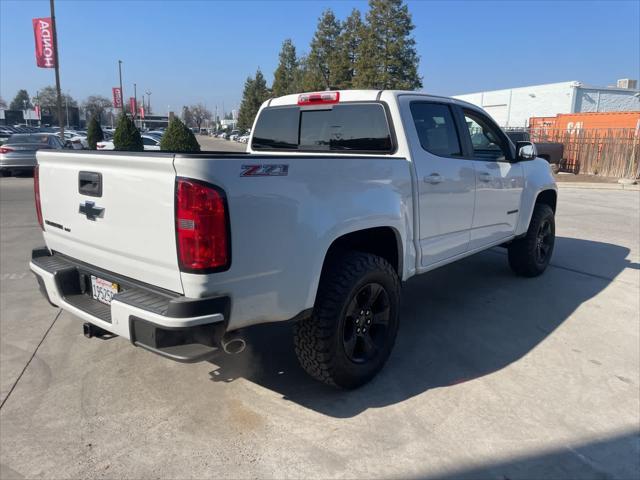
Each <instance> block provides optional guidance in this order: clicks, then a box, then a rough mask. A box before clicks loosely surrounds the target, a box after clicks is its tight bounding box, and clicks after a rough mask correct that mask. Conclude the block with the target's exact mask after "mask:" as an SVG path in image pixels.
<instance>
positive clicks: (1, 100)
mask: <svg viewBox="0 0 640 480" xmlns="http://www.w3.org/2000/svg"><path fill="white" fill-rule="evenodd" d="M0 108H4V109H6V108H7V102H5V101H4V98H2V97H0Z"/></svg>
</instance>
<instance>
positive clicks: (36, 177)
mask: <svg viewBox="0 0 640 480" xmlns="http://www.w3.org/2000/svg"><path fill="white" fill-rule="evenodd" d="M33 195H34V197H35V200H36V216H37V217H38V223H39V224H40V228H41V229H42V230H44V222H43V221H42V206H41V205H40V165H36V167H35V168H34V169H33Z"/></svg>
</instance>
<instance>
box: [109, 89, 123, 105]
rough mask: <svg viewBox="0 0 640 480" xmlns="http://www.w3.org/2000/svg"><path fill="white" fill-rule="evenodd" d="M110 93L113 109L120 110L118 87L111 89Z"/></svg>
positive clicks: (120, 92) (119, 91) (120, 91)
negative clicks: (111, 94)
mask: <svg viewBox="0 0 640 480" xmlns="http://www.w3.org/2000/svg"><path fill="white" fill-rule="evenodd" d="M111 92H112V93H113V108H122V90H120V87H113V88H112V89H111Z"/></svg>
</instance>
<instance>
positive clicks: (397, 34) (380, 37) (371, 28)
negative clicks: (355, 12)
mask: <svg viewBox="0 0 640 480" xmlns="http://www.w3.org/2000/svg"><path fill="white" fill-rule="evenodd" d="M413 29H414V26H413V23H412V21H411V14H410V13H409V9H408V8H407V6H406V5H404V3H403V1H402V0H369V12H368V13H367V28H366V29H365V34H364V36H363V39H362V42H361V44H360V48H359V51H358V59H357V61H356V72H355V78H354V82H353V84H354V86H355V87H357V88H376V89H378V88H379V89H400V90H415V89H418V88H420V87H422V79H421V78H420V76H419V75H418V63H419V61H420V58H419V57H418V53H417V52H416V42H415V40H414V38H413V37H412V36H411V32H412V31H413Z"/></svg>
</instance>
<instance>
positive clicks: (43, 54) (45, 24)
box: [33, 17, 56, 68]
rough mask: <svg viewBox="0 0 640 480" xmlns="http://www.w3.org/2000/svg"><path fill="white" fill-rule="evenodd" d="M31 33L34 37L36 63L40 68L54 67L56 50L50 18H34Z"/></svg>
mask: <svg viewBox="0 0 640 480" xmlns="http://www.w3.org/2000/svg"><path fill="white" fill-rule="evenodd" d="M33 34H34V35H35V38H36V64H37V65H38V67H40V68H55V66H56V51H55V49H54V46H53V23H52V22H51V18H49V17H47V18H34V19H33Z"/></svg>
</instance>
